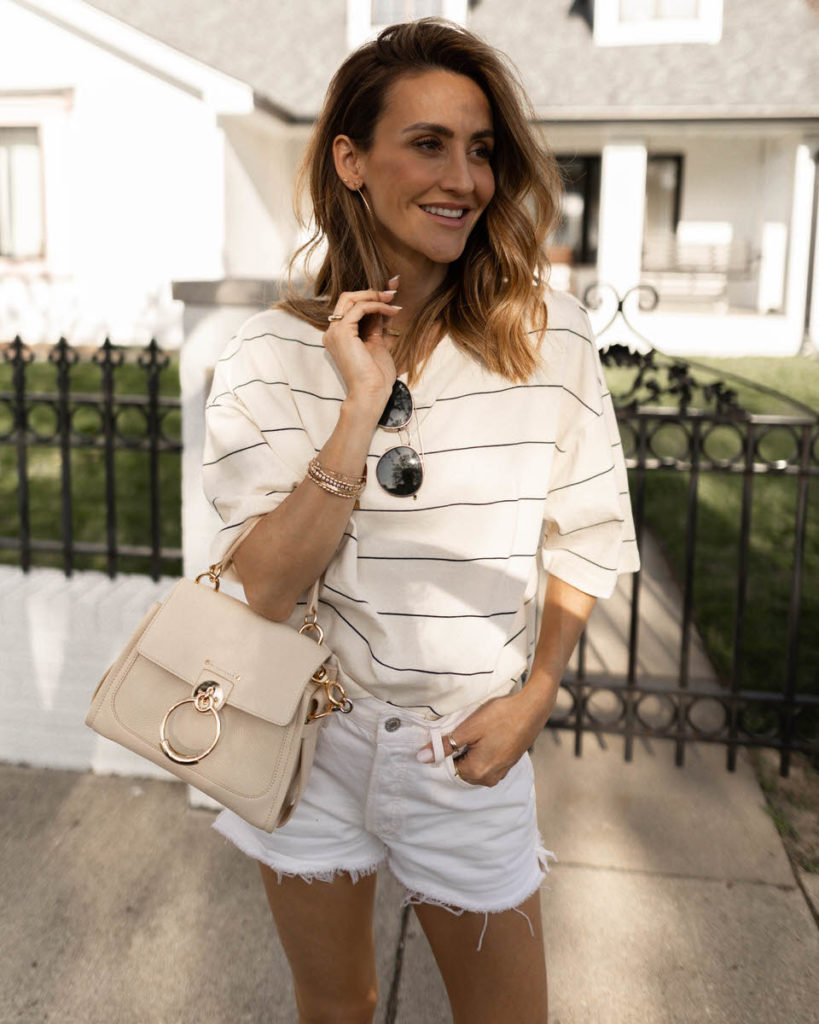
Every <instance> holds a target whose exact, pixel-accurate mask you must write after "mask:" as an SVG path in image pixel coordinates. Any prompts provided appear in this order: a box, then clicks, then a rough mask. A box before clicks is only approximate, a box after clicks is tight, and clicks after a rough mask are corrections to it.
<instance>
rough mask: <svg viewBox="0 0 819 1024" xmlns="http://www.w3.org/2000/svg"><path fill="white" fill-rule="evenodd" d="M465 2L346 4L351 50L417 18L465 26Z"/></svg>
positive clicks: (369, 0) (358, 0) (371, 0)
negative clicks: (384, 31)
mask: <svg viewBox="0 0 819 1024" xmlns="http://www.w3.org/2000/svg"><path fill="white" fill-rule="evenodd" d="M467 8H468V0H347V44H348V45H349V47H350V49H351V50H352V49H355V47H357V46H360V45H361V44H362V43H364V42H366V41H367V40H368V39H372V38H373V36H375V35H377V34H378V33H379V32H380V31H381V29H382V28H386V27H387V25H394V24H395V23H396V22H400V21H414V20H415V19H416V18H430V17H438V18H448V19H449V20H450V21H454V22H457V23H458V24H459V25H465V24H466V15H467Z"/></svg>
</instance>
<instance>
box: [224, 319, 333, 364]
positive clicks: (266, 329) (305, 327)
mask: <svg viewBox="0 0 819 1024" xmlns="http://www.w3.org/2000/svg"><path fill="white" fill-rule="evenodd" d="M310 349H319V350H321V351H324V345H323V344H322V340H321V333H320V332H319V331H318V330H316V328H315V327H313V326H312V325H311V324H309V323H307V322H306V321H305V320H302V319H300V318H299V317H297V316H295V315H294V314H293V313H290V312H288V311H287V310H284V309H277V308H270V309H263V310H260V311H259V312H258V313H254V314H253V315H252V316H249V317H248V318H247V319H246V320H245V321H243V322H242V324H241V325H240V326H239V328H238V330H237V331H236V332H235V334H234V335H233V337H232V338H231V339H230V341H229V342H228V343H227V345H226V346H225V349H224V351H223V352H222V355H221V356H220V358H219V360H218V362H219V363H224V364H227V363H230V364H231V366H230V369H231V370H232V371H234V370H237V369H239V368H246V367H251V366H258V365H259V364H260V363H267V364H269V363H270V362H271V361H275V362H276V363H278V364H280V365H282V366H285V367H286V366H288V365H291V364H292V363H293V361H294V360H300V359H302V358H304V357H305V355H306V354H307V352H308V351H309V350H310ZM225 368H227V367H225Z"/></svg>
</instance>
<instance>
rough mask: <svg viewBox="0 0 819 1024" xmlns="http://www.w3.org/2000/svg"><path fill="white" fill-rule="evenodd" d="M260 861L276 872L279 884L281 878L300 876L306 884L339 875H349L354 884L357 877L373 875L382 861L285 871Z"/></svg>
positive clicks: (330, 879)
mask: <svg viewBox="0 0 819 1024" xmlns="http://www.w3.org/2000/svg"><path fill="white" fill-rule="evenodd" d="M262 863H263V864H266V866H267V867H269V868H270V870H271V871H275V872H276V881H277V882H278V883H279V885H281V884H282V878H300V879H301V880H302V881H303V882H307V884H308V885H312V884H313V882H333V881H335V879H336V878H339V877H340V876H341V875H349V876H350V881H351V882H352V883H353V885H355V884H356V882H358V881H359V879H362V878H366V877H367V876H368V875H374V874H375V873H376V871H378V869H379V867H380V866H381V865H382V864H383V863H384V861H383V860H380V861H378V862H377V863H376V864H367V865H365V866H364V867H359V868H327V869H326V870H319V871H287V870H285V869H284V868H277V867H276V866H275V865H273V864H267V862H266V861H262Z"/></svg>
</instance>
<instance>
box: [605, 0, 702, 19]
mask: <svg viewBox="0 0 819 1024" xmlns="http://www.w3.org/2000/svg"><path fill="white" fill-rule="evenodd" d="M701 4H702V0H620V22H621V23H622V22H629V21H632V22H633V21H657V20H659V19H660V18H677V19H679V18H688V19H690V18H699V16H700V6H701Z"/></svg>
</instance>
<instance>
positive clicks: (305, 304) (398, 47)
mask: <svg viewBox="0 0 819 1024" xmlns="http://www.w3.org/2000/svg"><path fill="white" fill-rule="evenodd" d="M438 69H441V70H446V71H452V72H455V73H457V74H461V75H466V76H467V77H468V78H471V79H472V80H473V81H474V82H475V83H476V84H477V85H478V86H479V87H480V88H481V89H482V90H483V92H484V94H485V95H486V98H487V100H488V102H489V106H490V109H491V111H492V119H493V127H494V131H495V146H494V150H493V155H492V158H491V161H490V163H491V166H492V170H493V173H494V177H495V194H494V196H493V197H492V200H491V201H490V203H489V205H488V206H487V208H486V209H485V210H484V212H483V214H482V215H481V217H480V219H479V220H478V222H477V223H476V224H475V226H474V228H473V229H472V232H471V233H470V235H469V238H468V240H467V243H466V247H465V249H464V252H463V254H462V255H461V256H460V257H459V258H458V259H457V260H456V261H454V262H453V263H451V264H450V265H449V267H448V268H447V273H446V275H445V277H444V280H443V282H442V283H441V285H440V287H439V288H438V289H437V290H436V291H435V292H434V293H433V294H432V295H431V296H430V298H429V300H428V302H427V303H426V305H425V306H424V309H423V311H422V312H421V313H420V315H419V316H418V317H417V318H416V319H415V322H414V323H413V324H412V325H411V326H410V327H409V329H408V330H407V331H405V332H404V333H403V334H402V335H401V337H399V338H397V339H396V343H395V345H394V346H393V350H392V352H393V357H394V359H395V362H396V365H405V366H407V367H408V381H409V383H410V385H412V384H413V383H414V382H415V381H416V380H417V378H418V374H419V373H420V370H421V367H422V366H423V363H424V361H425V359H426V358H427V356H428V355H429V354H430V352H431V351H432V349H433V348H434V347H435V345H436V344H437V342H438V341H439V339H440V338H441V337H442V336H443V334H444V333H447V332H448V333H449V335H450V337H451V338H452V340H453V342H454V343H455V344H456V345H457V346H458V347H460V348H461V349H462V350H463V351H464V352H467V353H469V354H471V355H472V356H473V357H474V358H476V359H477V360H478V361H479V362H480V363H481V364H483V365H484V366H485V367H486V368H487V369H489V370H491V371H493V372H495V373H498V374H500V375H502V376H504V377H506V378H507V379H509V380H512V381H515V382H521V381H524V380H526V379H527V378H528V377H529V376H530V375H531V373H532V372H533V370H534V367H535V357H536V351H537V345H538V344H539V341H540V339H542V337H543V332H544V331H545V329H546V324H547V317H548V312H547V308H546V302H545V289H546V283H547V280H548V273H549V262H548V259H547V257H546V252H545V242H546V238H547V236H548V234H549V232H550V230H551V228H552V226H553V225H554V223H555V221H556V218H557V217H558V207H559V201H560V194H561V190H562V179H561V175H560V171H559V168H558V165H557V162H556V160H555V158H554V156H553V155H552V154H551V152H550V151H549V150H548V148H547V147H546V146H545V144H544V143H543V141H542V140H541V139H540V138H539V137H538V134H537V133H536V131H535V130H534V129H533V128H532V122H533V121H534V113H533V111H532V107H531V103H530V102H529V100H528V98H527V97H526V94H525V92H524V90H523V87H522V85H521V84H520V81H519V78H518V75H517V72H516V71H515V70H514V68H513V67H512V66H511V64H510V62H509V61H508V60H507V59H506V58H505V57H504V55H502V54H501V53H500V52H498V51H497V50H495V49H493V48H492V47H491V46H489V45H488V44H487V43H485V42H483V41H482V40H481V39H479V38H478V37H477V36H475V35H473V34H472V33H471V32H467V31H466V30H465V29H462V28H460V27H459V26H457V25H454V24H452V23H450V22H447V21H444V20H442V19H438V18H422V19H420V20H418V21H413V22H408V23H406V24H399V25H392V26H390V27H389V28H386V29H384V30H383V31H382V32H381V33H380V34H379V36H378V37H377V38H376V39H374V40H372V41H371V42H368V43H365V44H364V45H363V46H361V47H360V48H359V49H357V50H355V51H354V52H353V53H351V54H350V56H349V57H348V58H347V59H346V60H345V61H344V63H343V64H342V65H341V67H340V68H339V69H338V71H337V72H336V73H335V75H334V77H333V79H332V81H331V82H330V86H329V88H328V91H327V96H326V98H325V101H324V106H323V109H322V111H321V114H320V115H319V118H318V121H317V123H316V125H315V128H314V131H313V134H312V136H311V139H310V142H309V144H308V147H307V150H306V152H305V156H304V159H303V161H302V165H301V168H300V170H299V174H298V178H297V184H296V215H297V217H298V218H299V221H300V223H301V225H302V227H303V228H305V229H307V230H308V231H309V230H311V229H312V234H311V235H310V237H309V238H308V240H307V242H305V244H304V245H302V246H301V247H300V248H299V249H298V250H297V251H296V253H295V254H294V256H293V259H292V260H291V262H290V268H289V274H288V281H289V285H290V288H289V293H288V294H286V296H285V298H284V299H283V300H282V301H281V302H279V303H278V304H277V306H278V308H283V309H286V310H288V311H289V312H291V313H293V314H295V315H296V316H298V317H300V318H301V319H303V320H306V321H307V322H308V323H310V324H312V325H313V326H314V327H316V328H318V329H319V330H325V329H326V327H327V314H328V313H329V312H330V311H332V309H333V308H334V307H335V304H336V302H337V300H338V297H339V295H340V294H341V293H342V292H349V291H360V290H364V289H367V288H374V289H381V288H384V287H385V286H386V281H387V279H388V278H389V277H390V276H391V272H390V269H389V268H388V267H387V266H385V264H384V260H383V257H382V255H381V253H380V252H379V251H378V248H377V246H376V242H375V238H374V233H373V227H374V225H373V223H372V218H371V215H370V212H369V210H368V208H367V205H366V203H364V202H362V196H359V195H358V194H357V193H355V192H352V191H351V190H350V189H348V188H347V187H346V186H345V185H344V184H343V182H342V181H341V179H340V178H339V176H338V173H337V172H336V169H335V165H334V162H333V140H334V139H335V137H336V136H337V135H342V134H343V135H348V136H349V137H350V138H351V139H352V140H353V142H354V143H355V144H356V145H357V146H358V147H359V148H360V149H361V150H362V151H363V152H367V151H368V150H369V149H370V147H371V146H372V144H373V136H374V131H375V126H376V124H377V122H378V119H379V117H380V116H381V113H382V110H383V108H384V105H385V99H386V97H387V95H388V92H389V89H390V86H391V85H392V84H393V83H394V82H395V81H396V80H397V79H398V78H400V77H401V76H402V75H413V76H416V75H418V74H419V73H421V72H424V71H429V70H438ZM308 190H309V196H310V200H311V202H312V218H311V219H310V220H311V223H309V224H308V223H306V222H305V219H304V217H303V214H302V209H303V205H302V204H303V197H304V194H305V192H306V191H308ZM325 245H326V250H324V252H323V255H321V254H322V250H323V249H324V246H325ZM317 254H318V255H321V265H320V267H319V269H318V271H317V273H315V274H311V273H310V272H309V271H308V285H309V287H310V292H311V294H309V295H305V294H304V293H303V292H300V291H299V290H298V289H297V288H296V287H295V285H294V283H293V282H294V277H295V274H296V271H297V268H299V267H300V266H302V265H305V266H308V267H309V263H310V258H311V257H312V256H314V255H317ZM302 261H304V263H303V264H302Z"/></svg>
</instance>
